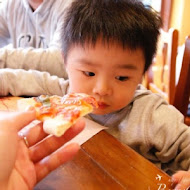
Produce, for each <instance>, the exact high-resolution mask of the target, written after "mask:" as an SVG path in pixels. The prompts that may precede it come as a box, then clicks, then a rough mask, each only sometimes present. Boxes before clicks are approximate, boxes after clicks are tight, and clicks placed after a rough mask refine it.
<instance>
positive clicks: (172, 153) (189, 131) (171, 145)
mask: <svg viewBox="0 0 190 190" xmlns="http://www.w3.org/2000/svg"><path fill="white" fill-rule="evenodd" d="M152 121H153V123H152V127H149V129H148V130H149V131H148V134H149V136H148V138H149V141H150V142H149V143H150V144H153V145H154V147H155V156H156V157H157V158H158V159H159V160H160V161H161V163H162V167H163V169H164V168H165V169H166V171H167V170H168V169H169V170H170V171H171V172H176V171H179V170H186V171H187V170H190V127H188V126H187V125H185V124H184V117H183V115H182V114H181V113H180V112H179V111H178V110H177V109H176V108H175V107H173V106H171V105H167V104H160V105H158V107H157V108H156V110H154V111H153V114H152ZM150 139H151V140H150Z"/></svg>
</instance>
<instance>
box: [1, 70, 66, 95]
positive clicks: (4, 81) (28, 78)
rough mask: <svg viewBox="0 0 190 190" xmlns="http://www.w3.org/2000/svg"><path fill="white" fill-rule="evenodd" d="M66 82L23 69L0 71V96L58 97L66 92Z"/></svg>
mask: <svg viewBox="0 0 190 190" xmlns="http://www.w3.org/2000/svg"><path fill="white" fill-rule="evenodd" d="M68 84H69V83H68V80H64V79H62V78H58V77H57V76H55V75H54V76H51V75H50V74H49V73H47V72H40V71H36V70H28V71H26V70H23V69H0V96H7V95H9V94H10V95H12V96H39V95H41V94H46V95H59V96H63V95H65V94H66V92H67V88H68Z"/></svg>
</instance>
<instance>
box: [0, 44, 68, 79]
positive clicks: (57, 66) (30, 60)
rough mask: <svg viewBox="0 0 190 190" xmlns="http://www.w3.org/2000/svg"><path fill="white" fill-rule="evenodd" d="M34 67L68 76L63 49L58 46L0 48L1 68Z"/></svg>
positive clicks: (52, 73) (59, 75)
mask: <svg viewBox="0 0 190 190" xmlns="http://www.w3.org/2000/svg"><path fill="white" fill-rule="evenodd" d="M1 68H12V69H25V70H29V69H34V70H39V71H46V72H49V73H50V74H51V75H57V76H58V77H63V78H65V79H66V78H67V73H66V69H65V66H64V61H63V58H62V55H61V50H60V49H58V48H48V49H42V48H40V49H35V48H25V49H24V48H17V49H15V48H7V47H5V48H0V69H1Z"/></svg>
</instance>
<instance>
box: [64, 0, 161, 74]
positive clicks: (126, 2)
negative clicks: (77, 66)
mask: <svg viewBox="0 0 190 190" xmlns="http://www.w3.org/2000/svg"><path fill="white" fill-rule="evenodd" d="M160 26H161V19H160V17H159V15H158V13H156V12H155V11H153V9H150V7H149V8H146V7H145V6H144V5H143V4H142V2H140V1H138V0H75V1H74V2H73V3H72V4H71V6H70V7H69V8H68V10H67V12H66V18H65V22H64V25H63V30H62V31H63V33H62V50H63V52H64V56H65V61H66V58H67V54H68V52H69V49H70V48H71V46H72V45H76V44H78V45H82V46H84V45H85V43H87V44H91V45H93V46H94V45H95V44H96V42H97V40H98V39H99V38H100V37H101V39H102V40H103V42H106V43H108V44H109V42H111V41H113V42H118V43H120V44H121V45H122V46H123V48H129V49H131V50H135V49H136V48H141V49H142V50H143V52H144V56H145V68H144V71H146V70H147V69H148V67H149V66H150V64H151V63H152V58H153V56H154V54H155V52H156V46H157V38H158V36H159V29H160Z"/></svg>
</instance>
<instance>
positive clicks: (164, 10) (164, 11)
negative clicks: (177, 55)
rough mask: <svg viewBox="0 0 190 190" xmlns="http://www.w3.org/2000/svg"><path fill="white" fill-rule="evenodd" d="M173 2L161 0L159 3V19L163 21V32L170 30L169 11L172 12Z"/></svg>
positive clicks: (171, 0)
mask: <svg viewBox="0 0 190 190" xmlns="http://www.w3.org/2000/svg"><path fill="white" fill-rule="evenodd" d="M172 3H173V0H162V2H161V12H160V15H161V18H162V21H163V27H162V28H163V30H164V31H168V29H169V28H170V20H171V10H172Z"/></svg>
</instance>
